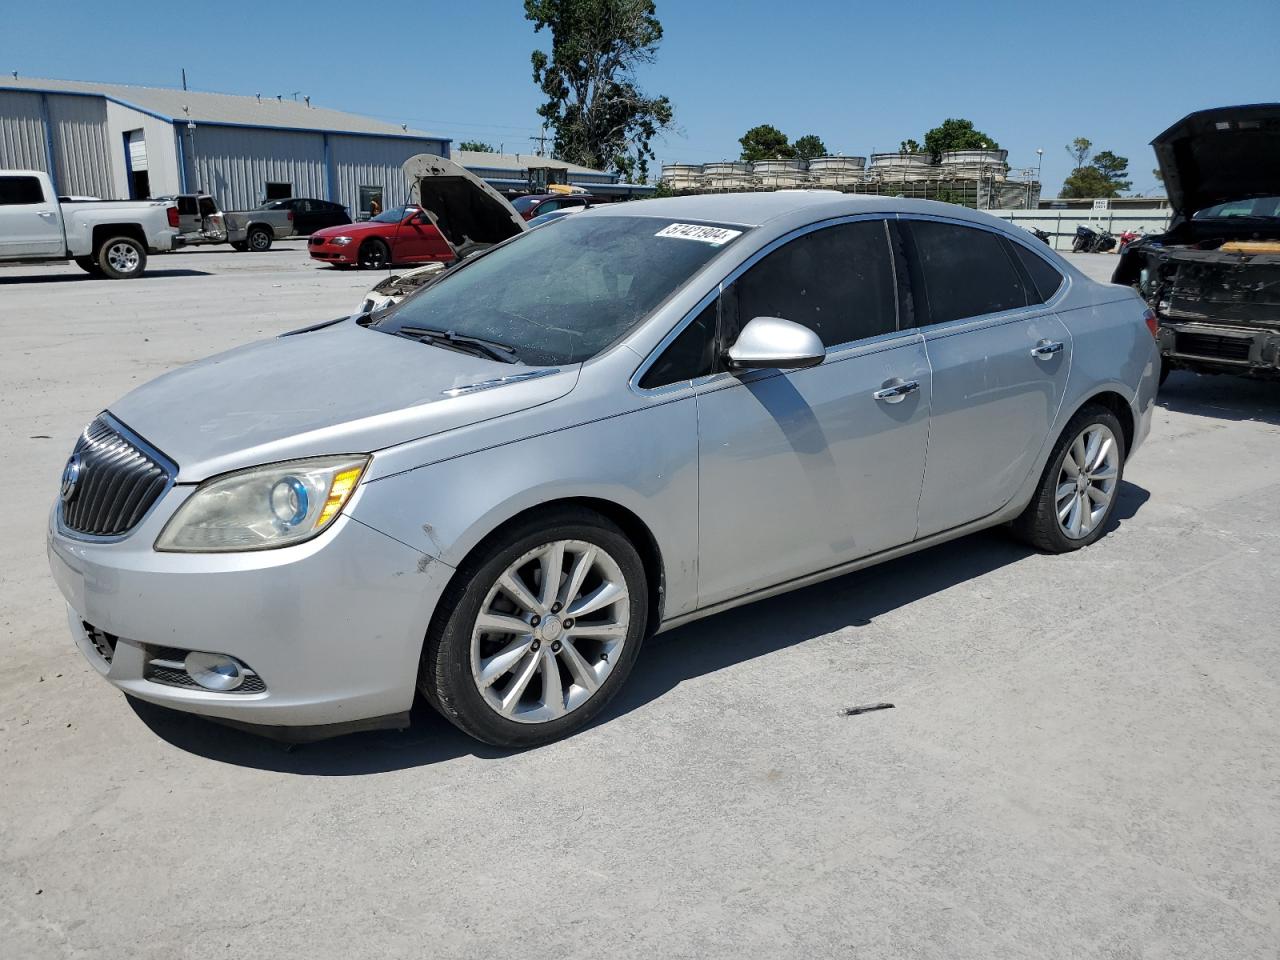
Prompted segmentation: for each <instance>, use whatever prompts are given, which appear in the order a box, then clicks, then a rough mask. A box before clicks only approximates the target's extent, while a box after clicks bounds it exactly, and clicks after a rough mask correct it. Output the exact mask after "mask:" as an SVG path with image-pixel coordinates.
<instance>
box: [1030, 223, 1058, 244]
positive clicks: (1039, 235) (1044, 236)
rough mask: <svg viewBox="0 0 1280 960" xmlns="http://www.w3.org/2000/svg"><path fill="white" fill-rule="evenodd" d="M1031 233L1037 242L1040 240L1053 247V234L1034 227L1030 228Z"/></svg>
mask: <svg viewBox="0 0 1280 960" xmlns="http://www.w3.org/2000/svg"><path fill="white" fill-rule="evenodd" d="M1031 232H1032V233H1034V234H1035V237H1036V239H1037V240H1042V241H1044V242H1045V243H1047V244H1049V246H1053V234H1051V233H1046V232H1045V231H1044V230H1037V229H1036V228H1035V227H1032V228H1031Z"/></svg>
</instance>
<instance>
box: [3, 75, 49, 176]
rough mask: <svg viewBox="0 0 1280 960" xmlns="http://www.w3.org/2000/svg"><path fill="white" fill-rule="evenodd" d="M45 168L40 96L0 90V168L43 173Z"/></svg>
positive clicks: (42, 116)
mask: <svg viewBox="0 0 1280 960" xmlns="http://www.w3.org/2000/svg"><path fill="white" fill-rule="evenodd" d="M46 166H47V164H46V163H45V145H44V114H43V112H42V111H41V108H40V94H38V93H18V92H16V91H8V90H5V91H0V168H3V169H9V170H45V168H46ZM45 172H46V173H47V172H48V171H47V170H45Z"/></svg>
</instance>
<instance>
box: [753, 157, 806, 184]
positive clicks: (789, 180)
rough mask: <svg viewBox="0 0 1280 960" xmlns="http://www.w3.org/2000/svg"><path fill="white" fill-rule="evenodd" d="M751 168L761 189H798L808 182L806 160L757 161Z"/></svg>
mask: <svg viewBox="0 0 1280 960" xmlns="http://www.w3.org/2000/svg"><path fill="white" fill-rule="evenodd" d="M752 167H753V171H752V172H753V173H755V175H756V177H757V178H758V179H759V180H760V185H761V186H763V187H798V186H802V185H804V184H807V183H808V182H809V163H808V161H807V160H757V161H756V162H755V163H754V164H752Z"/></svg>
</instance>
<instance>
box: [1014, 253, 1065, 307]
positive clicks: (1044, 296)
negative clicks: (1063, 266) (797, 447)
mask: <svg viewBox="0 0 1280 960" xmlns="http://www.w3.org/2000/svg"><path fill="white" fill-rule="evenodd" d="M1009 246H1011V247H1012V248H1013V255H1014V256H1015V257H1017V258H1018V262H1019V263H1020V264H1022V269H1023V270H1025V271H1026V272H1027V276H1028V277H1030V278H1031V283H1032V285H1033V286H1034V287H1035V291H1034V292H1035V296H1033V297H1032V298H1031V299H1032V301H1033V302H1035V303H1044V302H1045V301H1046V300H1049V299H1050V298H1052V297H1053V295H1054V294H1055V293H1057V292H1058V288H1059V287H1061V286H1062V280H1063V277H1062V274H1060V273H1059V272H1058V271H1057V270H1055V269H1054V268H1053V267H1052V266H1050V265H1049V261H1047V260H1045V258H1044V257H1038V256H1036V255H1035V254H1034V253H1032V252H1031V251H1030V250H1028V249H1027V248H1026V247H1024V246H1023V245H1022V244H1020V243H1014V242H1013V241H1012V240H1011V241H1009Z"/></svg>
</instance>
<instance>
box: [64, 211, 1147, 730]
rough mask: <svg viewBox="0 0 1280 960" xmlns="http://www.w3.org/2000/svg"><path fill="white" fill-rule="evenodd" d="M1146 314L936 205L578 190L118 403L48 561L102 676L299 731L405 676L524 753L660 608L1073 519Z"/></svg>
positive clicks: (702, 605) (150, 694) (1136, 398)
mask: <svg viewBox="0 0 1280 960" xmlns="http://www.w3.org/2000/svg"><path fill="white" fill-rule="evenodd" d="M1153 329H1154V319H1153V317H1152V316H1151V315H1150V314H1149V313H1147V312H1146V307H1145V305H1144V304H1143V303H1142V301H1141V300H1139V299H1138V297H1137V296H1136V294H1134V293H1133V292H1132V291H1131V290H1128V289H1125V288H1122V287H1117V286H1108V285H1102V284H1098V283H1095V282H1092V281H1090V280H1088V279H1087V278H1086V277H1084V276H1083V275H1082V274H1081V273H1079V272H1078V271H1077V270H1075V269H1074V268H1073V267H1072V266H1070V265H1069V264H1068V263H1066V262H1065V261H1064V260H1062V259H1061V258H1060V257H1058V256H1057V255H1056V254H1054V253H1053V252H1052V251H1050V250H1048V249H1047V248H1045V246H1044V245H1043V244H1039V243H1036V242H1035V240H1034V238H1031V237H1029V236H1028V235H1027V234H1025V233H1023V232H1022V231H1019V230H1016V229H1009V228H1008V227H1007V226H1006V225H1005V224H1003V223H1002V222H1000V221H998V220H995V219H993V218H991V217H989V216H986V215H984V214H981V213H976V212H973V211H970V210H966V209H964V208H961V207H958V206H952V205H945V204H937V203H929V202H922V201H909V200H894V199H888V198H883V197H869V196H867V197H855V196H844V195H840V194H837V193H831V192H823V191H813V192H806V191H791V192H778V193H763V194H755V195H738V196H732V195H727V196H724V195H722V196H707V197H696V198H684V199H669V200H654V201H646V202H641V203H630V204H623V205H618V206H610V207H604V208H599V209H595V210H590V211H587V212H584V213H581V214H578V215H576V216H573V217H569V218H566V219H565V221H564V222H563V223H560V224H557V225H556V226H555V228H554V229H549V230H535V231H532V232H525V233H521V234H519V235H518V236H516V237H515V238H513V239H511V240H509V241H507V242H505V243H501V244H498V245H496V246H494V247H492V248H491V249H489V250H488V251H486V252H484V253H482V254H479V255H477V256H474V257H472V258H471V259H469V260H466V261H464V262H463V263H461V264H460V265H458V266H457V267H455V268H454V269H452V270H450V271H448V272H447V273H445V274H444V275H443V276H442V277H441V279H439V280H436V281H435V282H433V283H431V284H429V285H427V286H425V287H423V288H422V289H420V290H418V291H417V292H415V293H413V294H412V295H411V296H409V297H407V298H406V299H405V300H404V301H403V302H401V303H398V304H396V305H394V306H392V307H390V308H388V309H384V310H382V311H381V312H377V311H374V312H369V313H363V314H361V315H358V316H353V317H349V318H346V319H344V320H340V321H334V322H331V323H328V324H321V325H318V326H316V327H313V328H309V329H306V330H300V331H296V332H294V333H291V334H286V335H284V336H281V337H279V338H277V339H274V340H271V341H268V342H264V343H257V344H252V345H248V346H245V347H241V348H239V349H236V350H232V351H230V352H228V353H225V354H222V355H220V356H217V357H212V358H210V359H208V360H205V361H202V362H200V363H196V364H193V365H191V366H189V367H186V368H183V369H180V370H177V371H174V372H172V373H169V374H166V375H165V376H162V377H160V378H159V379H157V380H155V381H153V382H152V383H149V384H147V385H145V386H143V387H141V388H140V389H138V390H136V391H134V392H133V393H131V394H129V395H128V396H126V397H125V398H124V399H122V400H120V401H119V402H117V403H114V404H112V405H111V406H110V408H109V409H108V410H107V411H105V412H104V413H103V414H102V415H101V416H99V417H98V418H97V419H96V420H95V421H94V422H93V423H92V424H90V425H89V426H88V427H87V428H86V430H85V433H84V435H83V436H82V438H81V439H80V441H79V443H78V444H77V445H76V448H75V451H74V453H73V454H72V456H71V459H70V461H69V462H68V464H67V467H66V471H65V473H64V475H63V480H62V488H61V491H60V495H59V498H58V500H57V502H56V503H55V505H54V507H53V510H52V512H51V515H50V520H49V559H50V564H51V566H52V570H53V574H54V577H55V579H56V580H57V582H58V585H59V587H60V588H61V590H62V592H63V594H64V595H65V597H66V600H67V603H68V609H69V618H70V624H71V631H72V634H73V636H74V637H75V639H76V641H77V643H78V644H79V645H80V647H81V649H82V650H83V652H84V654H85V656H86V657H87V658H88V659H89V661H90V662H91V663H92V664H93V665H94V666H95V667H96V668H97V669H98V670H99V671H100V672H101V673H102V674H103V676H105V677H106V678H107V680H108V681H110V682H111V683H112V684H114V685H115V686H116V687H118V688H120V689H121V690H123V691H125V692H126V693H128V694H130V695H132V696H135V697H138V698H141V699H143V700H148V701H151V702H153V703H157V704H162V705H164V706H167V707H171V708H174V709H177V710H185V711H189V712H192V713H197V714H202V715H205V716H207V717H211V718H214V719H218V720H223V721H227V722H232V723H238V724H247V725H251V726H253V727H254V728H255V729H260V730H264V731H266V732H272V733H275V734H277V735H286V736H292V737H319V736H326V735H331V734H334V733H339V732H344V731H349V730H358V729H371V728H378V727H401V726H404V725H406V723H407V713H408V711H409V709H410V707H411V705H412V702H413V699H414V696H415V694H416V693H417V692H421V693H422V694H423V695H424V696H425V697H426V698H427V700H428V701H429V702H430V703H431V704H432V705H434V706H435V707H436V709H438V710H439V711H440V712H441V713H442V714H443V715H444V716H445V717H447V718H448V719H449V720H451V721H452V722H453V723H455V724H457V725H458V726H459V727H461V728H462V729H463V730H465V731H467V732H468V733H470V734H472V735H474V736H476V737H478V738H480V739H482V740H485V741H487V742H489V743H493V744H501V745H530V744H537V743H542V742H546V741H548V740H551V739H553V738H557V737H561V736H564V735H566V734H568V733H570V732H572V731H574V730H577V729H579V728H581V727H582V726H583V725H584V724H586V723H587V722H588V721H590V720H591V718H592V717H593V716H595V715H596V714H597V713H598V712H599V711H600V710H601V709H602V708H603V707H604V706H605V705H606V704H607V703H608V702H609V699H610V698H611V697H612V696H613V695H614V694H615V693H616V692H617V690H618V688H619V687H620V686H621V685H622V684H623V683H624V682H625V681H626V678H627V674H628V673H629V672H630V671H631V668H632V665H633V664H634V663H635V661H636V658H637V656H638V655H639V654H640V648H641V645H642V643H643V641H644V640H645V638H646V637H648V636H650V635H652V634H654V633H656V632H658V631H662V630H666V629H669V628H671V627H673V626H676V625H678V624H682V623H686V622H688V621H691V620H694V619H696V618H698V617H704V616H707V615H708V614H713V613H716V612H717V611H721V610H725V609H728V608H730V607H734V606H737V605H739V604H744V603H749V602H751V601H752V600H756V599H759V598H761V597H765V596H769V595H772V594H776V593H779V592H781V591H785V590H790V589H793V588H795V587H798V586H801V585H805V584H809V583H814V582H816V581H819V580H823V579H826V578H829V577H834V576H838V575H840V574H843V573H847V572H849V571H851V570H856V569H858V568H860V567H864V566H867V565H870V564H873V563H878V562H880V561H882V560H886V559H889V558H892V557H896V556H900V555H902V554H904V553H908V552H911V551H915V550H921V549H925V548H927V547H929V546H932V545H934V544H937V543H940V542H942V541H944V540H949V539H952V538H954V537H959V536H962V535H964V534H967V533H970V532H972V531H975V530H980V529H982V528H984V527H991V526H995V525H997V524H1004V523H1010V524H1011V527H1012V530H1013V532H1014V533H1016V534H1017V535H1018V536H1021V537H1022V538H1024V539H1025V540H1026V541H1027V542H1029V543H1030V544H1032V545H1034V546H1035V547H1037V548H1039V549H1041V550H1045V551H1051V552H1063V551H1068V550H1075V549H1079V548H1080V547H1084V546H1087V545H1088V544H1090V543H1092V542H1093V541H1094V540H1096V539H1097V538H1098V537H1100V536H1102V535H1103V533H1104V532H1105V531H1106V529H1107V527H1108V519H1109V517H1110V516H1111V512H1112V510H1113V509H1114V508H1115V505H1116V499H1117V494H1118V491H1119V489H1120V484H1121V480H1122V477H1123V472H1124V467H1125V462H1126V460H1127V458H1128V457H1130V456H1131V455H1132V454H1133V451H1134V450H1135V449H1136V448H1137V447H1138V445H1139V444H1140V443H1141V442H1142V440H1143V438H1144V437H1145V436H1146V434H1147V431H1148V427H1149V424H1150V417H1151V409H1152V404H1153V401H1154V396H1155V389H1156V380H1157V377H1158V374H1159V358H1158V354H1157V350H1156V342H1155V339H1154V337H1153Z"/></svg>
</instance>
